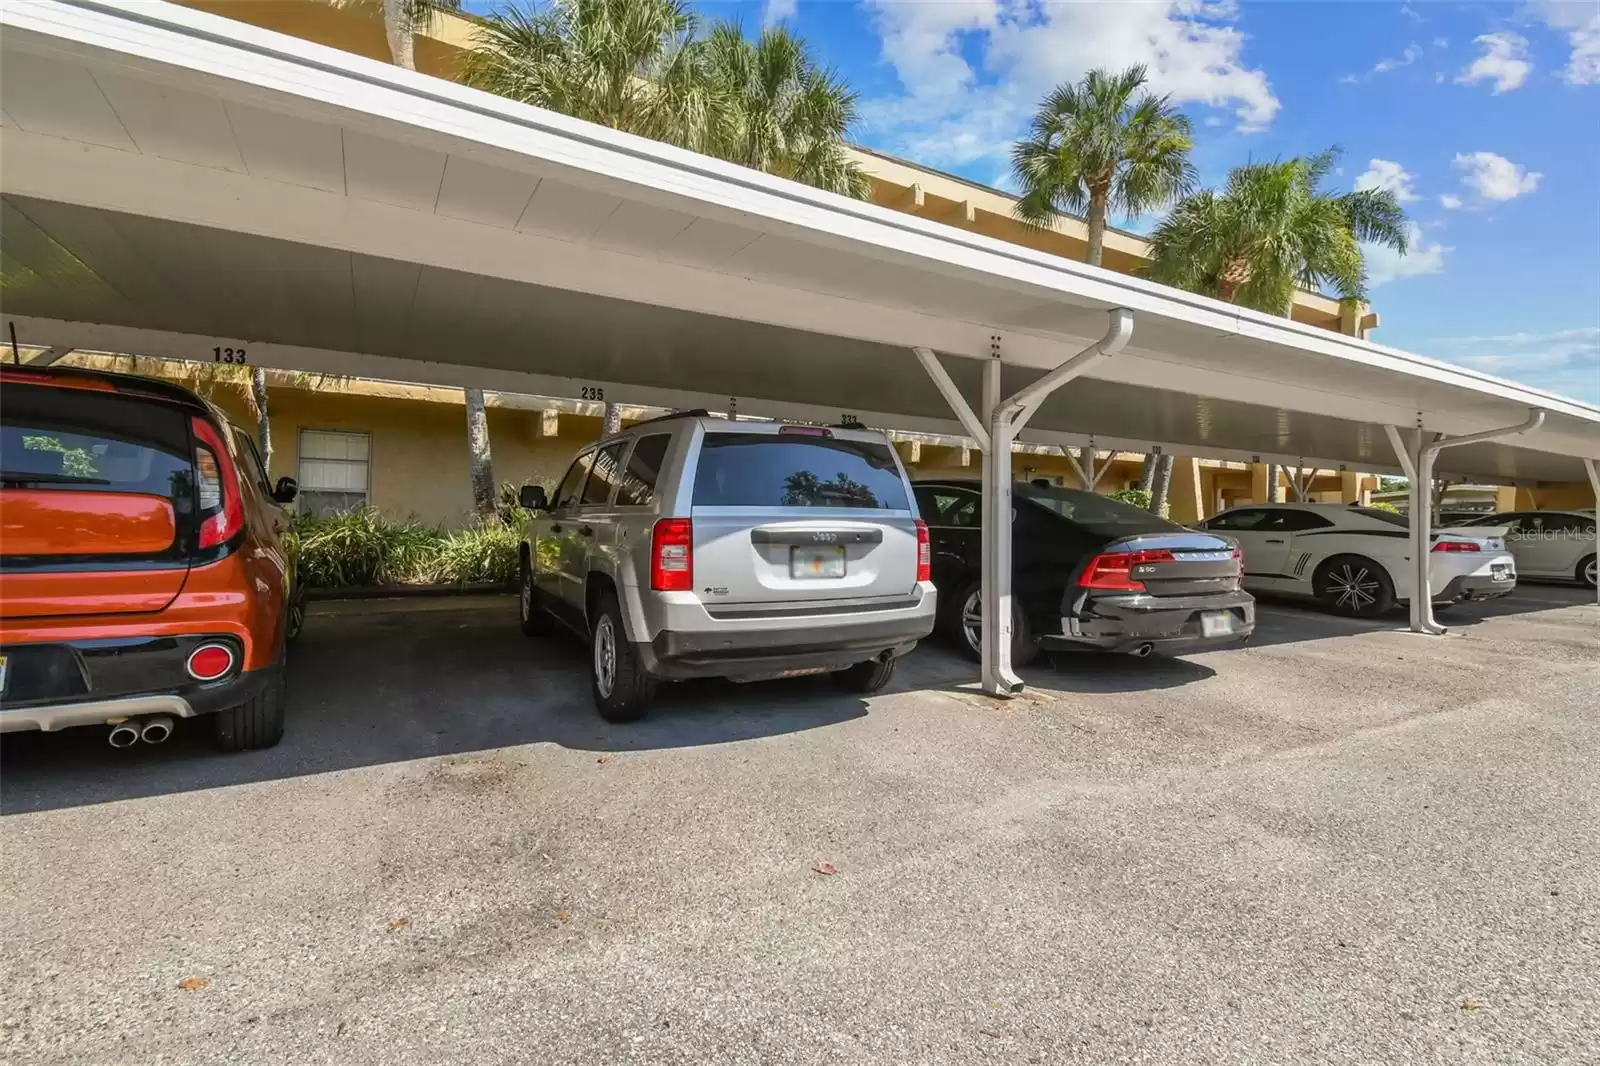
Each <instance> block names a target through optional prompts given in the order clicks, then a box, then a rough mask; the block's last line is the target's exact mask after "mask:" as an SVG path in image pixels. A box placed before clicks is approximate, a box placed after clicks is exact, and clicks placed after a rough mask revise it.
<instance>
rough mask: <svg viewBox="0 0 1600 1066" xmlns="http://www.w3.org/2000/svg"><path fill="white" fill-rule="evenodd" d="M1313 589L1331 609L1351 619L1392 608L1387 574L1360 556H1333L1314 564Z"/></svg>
mask: <svg viewBox="0 0 1600 1066" xmlns="http://www.w3.org/2000/svg"><path fill="white" fill-rule="evenodd" d="M1311 587H1312V590H1313V591H1314V592H1315V593H1316V595H1317V599H1319V600H1321V601H1322V602H1323V603H1324V604H1325V605H1327V607H1328V608H1329V609H1330V610H1333V611H1336V612H1337V613H1339V614H1344V615H1350V616H1351V617H1354V618H1375V617H1377V616H1378V615H1381V614H1385V613H1387V612H1388V611H1390V610H1392V609H1393V608H1394V603H1395V600H1394V583H1393V582H1391V581H1390V580H1389V574H1388V572H1387V571H1385V570H1384V569H1383V567H1381V566H1379V565H1378V564H1377V563H1375V562H1373V561H1372V560H1371V559H1368V558H1366V557H1365V556H1361V555H1336V556H1334V557H1333V558H1332V559H1329V560H1327V561H1326V562H1324V563H1323V564H1322V565H1321V566H1319V567H1317V572H1316V574H1314V575H1313V576H1312V578H1311Z"/></svg>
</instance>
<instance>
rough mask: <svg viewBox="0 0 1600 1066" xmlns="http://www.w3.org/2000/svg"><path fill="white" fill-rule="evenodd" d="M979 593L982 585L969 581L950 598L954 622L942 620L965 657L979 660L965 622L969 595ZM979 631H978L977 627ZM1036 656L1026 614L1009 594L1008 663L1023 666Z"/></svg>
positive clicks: (973, 638)
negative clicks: (956, 594) (1009, 644)
mask: <svg viewBox="0 0 1600 1066" xmlns="http://www.w3.org/2000/svg"><path fill="white" fill-rule="evenodd" d="M981 593H982V586H981V585H980V584H979V583H978V582H976V581H973V582H970V583H969V584H968V585H967V586H966V588H964V589H962V590H961V595H960V596H958V597H956V599H955V600H953V601H952V603H951V604H950V607H951V608H953V611H952V613H953V614H954V621H953V622H952V621H948V620H947V622H946V627H947V628H946V632H948V633H950V634H951V635H952V636H953V638H954V640H955V641H956V644H957V646H958V647H960V648H961V650H962V651H964V652H966V654H967V657H968V658H969V659H972V660H973V661H974V662H981V661H982V659H983V650H982V648H980V647H979V646H978V645H977V644H976V643H974V641H975V639H976V637H975V635H974V633H973V631H972V630H971V629H970V628H969V626H968V625H967V618H966V615H967V606H968V604H969V603H971V602H972V601H973V597H975V596H979V595H981ZM980 632H981V630H980ZM1038 657H1039V642H1038V641H1037V640H1035V639H1034V636H1033V627H1032V626H1030V625H1029V624H1028V616H1027V613H1026V612H1024V611H1023V609H1022V601H1021V600H1020V599H1018V598H1017V597H1015V596H1013V597H1011V665H1012V666H1013V667H1015V668H1019V669H1020V668H1021V667H1024V666H1027V665H1028V664H1029V663H1031V662H1033V661H1034V660H1035V659H1037V658H1038Z"/></svg>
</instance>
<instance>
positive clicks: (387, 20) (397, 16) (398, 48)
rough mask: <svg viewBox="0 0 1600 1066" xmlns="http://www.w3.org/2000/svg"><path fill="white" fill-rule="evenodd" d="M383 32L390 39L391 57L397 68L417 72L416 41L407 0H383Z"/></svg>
mask: <svg viewBox="0 0 1600 1066" xmlns="http://www.w3.org/2000/svg"><path fill="white" fill-rule="evenodd" d="M383 32H384V35H385V36H386V37H388V38H389V55H390V57H391V58H392V59H393V60H394V65H395V66H397V67H405V68H406V69H407V70H416V69H417V61H416V53H415V50H414V49H415V45H416V39H415V37H414V36H413V34H412V25H411V12H410V11H409V10H407V8H406V0H383Z"/></svg>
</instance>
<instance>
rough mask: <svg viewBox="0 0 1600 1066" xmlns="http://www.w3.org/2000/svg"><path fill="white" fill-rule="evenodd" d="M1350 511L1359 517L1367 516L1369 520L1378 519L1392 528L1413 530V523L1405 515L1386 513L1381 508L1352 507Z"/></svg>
mask: <svg viewBox="0 0 1600 1066" xmlns="http://www.w3.org/2000/svg"><path fill="white" fill-rule="evenodd" d="M1350 510H1352V511H1354V512H1355V513H1356V514H1358V515H1365V516H1366V517H1367V518H1376V519H1377V520H1378V521H1380V522H1387V523H1389V524H1390V525H1391V526H1399V527H1400V528H1401V529H1410V528H1411V521H1410V519H1408V518H1406V516H1405V515H1403V514H1395V513H1394V512H1393V511H1385V510H1383V509H1382V508H1381V507H1352V508H1350Z"/></svg>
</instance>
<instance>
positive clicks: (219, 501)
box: [193, 417, 244, 548]
mask: <svg viewBox="0 0 1600 1066" xmlns="http://www.w3.org/2000/svg"><path fill="white" fill-rule="evenodd" d="M193 428H194V435H195V439H196V440H197V441H199V443H198V444H197V445H195V449H194V470H195V478H196V482H197V484H196V488H197V489H198V490H199V495H200V547H202V548H215V547H216V546H217V545H219V544H226V543H227V542H228V541H230V540H232V539H233V538H234V536H235V535H236V534H237V533H238V532H239V531H240V530H241V529H243V528H244V499H243V498H242V497H241V496H240V495H239V482H238V479H237V478H236V477H235V475H234V471H233V459H232V458H230V457H229V455H228V447H227V445H225V444H223V443H222V436H221V434H219V433H218V432H217V430H216V427H215V426H213V425H212V424H211V423H210V422H209V421H207V420H206V419H204V418H199V417H196V418H195V419H194V421H193Z"/></svg>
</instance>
